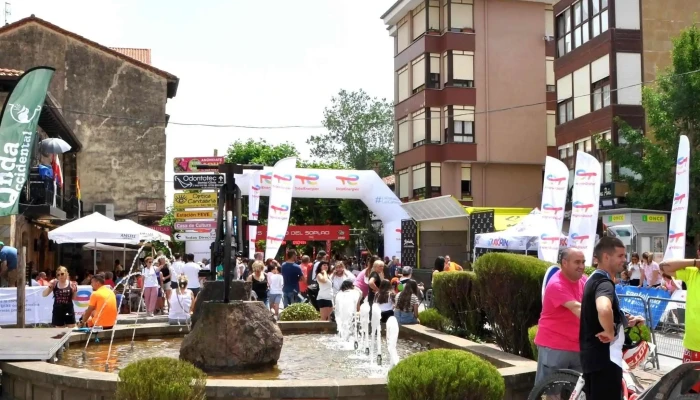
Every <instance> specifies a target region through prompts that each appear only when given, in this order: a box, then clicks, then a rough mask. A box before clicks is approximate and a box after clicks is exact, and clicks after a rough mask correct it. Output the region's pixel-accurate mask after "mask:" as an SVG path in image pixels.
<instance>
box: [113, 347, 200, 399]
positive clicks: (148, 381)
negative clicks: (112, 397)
mask: <svg viewBox="0 0 700 400" xmlns="http://www.w3.org/2000/svg"><path fill="white" fill-rule="evenodd" d="M206 382H207V375H206V374H205V373H204V372H202V371H201V370H199V369H198V368H197V367H195V366H194V365H192V364H190V363H188V362H186V361H180V360H177V359H175V358H170V357H155V358H146V359H143V360H139V361H136V362H135V363H132V364H129V365H127V366H126V368H124V369H123V370H121V371H119V381H118V382H117V393H116V398H117V399H120V400H205V399H206V397H207V395H206V392H205V389H206V387H205V385H206Z"/></svg>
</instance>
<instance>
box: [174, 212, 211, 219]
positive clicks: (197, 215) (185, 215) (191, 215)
mask: <svg viewBox="0 0 700 400" xmlns="http://www.w3.org/2000/svg"><path fill="white" fill-rule="evenodd" d="M174 214H175V215H174V217H175V219H185V220H186V219H214V211H175V213H174Z"/></svg>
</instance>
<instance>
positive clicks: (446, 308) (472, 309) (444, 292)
mask: <svg viewBox="0 0 700 400" xmlns="http://www.w3.org/2000/svg"><path fill="white" fill-rule="evenodd" d="M475 281H476V274H475V273H474V272H471V271H455V272H448V273H439V274H436V275H435V278H434V279H433V299H434V302H435V308H437V310H438V311H439V312H440V314H442V315H443V316H445V317H447V318H448V319H449V320H450V322H451V323H452V327H453V329H454V330H455V331H457V332H459V331H462V332H467V333H469V334H472V335H476V336H482V335H483V333H484V322H485V321H484V318H483V317H482V311H481V309H480V307H479V301H478V298H477V293H476V290H475ZM421 323H423V320H421Z"/></svg>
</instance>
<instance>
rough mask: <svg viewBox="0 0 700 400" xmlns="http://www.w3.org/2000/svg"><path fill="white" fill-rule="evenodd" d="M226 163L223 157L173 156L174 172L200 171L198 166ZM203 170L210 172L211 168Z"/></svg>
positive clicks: (203, 170)
mask: <svg viewBox="0 0 700 400" xmlns="http://www.w3.org/2000/svg"><path fill="white" fill-rule="evenodd" d="M223 163H224V158H223V157H176V158H173V170H174V172H198V171H199V169H198V166H200V165H207V166H212V167H213V166H218V165H219V164H223ZM201 171H202V172H210V171H211V170H209V169H202V170H201Z"/></svg>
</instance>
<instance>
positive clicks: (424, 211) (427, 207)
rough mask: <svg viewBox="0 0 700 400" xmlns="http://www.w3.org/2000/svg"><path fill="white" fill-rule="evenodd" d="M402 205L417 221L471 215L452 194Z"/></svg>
mask: <svg viewBox="0 0 700 400" xmlns="http://www.w3.org/2000/svg"><path fill="white" fill-rule="evenodd" d="M401 207H402V208H403V209H404V210H405V211H406V213H408V215H410V216H411V218H413V219H414V220H416V221H417V222H421V221H431V220H437V219H447V218H460V217H468V216H469V214H468V213H467V211H466V210H465V209H464V207H462V205H461V204H460V203H459V201H457V199H455V198H454V197H452V196H440V197H433V198H431V199H425V200H418V201H411V202H408V203H403V204H401Z"/></svg>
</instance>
